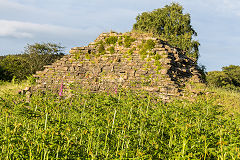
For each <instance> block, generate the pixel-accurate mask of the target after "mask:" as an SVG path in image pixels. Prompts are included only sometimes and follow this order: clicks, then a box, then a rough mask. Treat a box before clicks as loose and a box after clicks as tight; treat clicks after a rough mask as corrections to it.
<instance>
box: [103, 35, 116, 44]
mask: <svg viewBox="0 0 240 160" xmlns="http://www.w3.org/2000/svg"><path fill="white" fill-rule="evenodd" d="M117 41H118V37H117V36H110V37H108V38H106V43H107V44H108V45H110V44H116V43H117Z"/></svg>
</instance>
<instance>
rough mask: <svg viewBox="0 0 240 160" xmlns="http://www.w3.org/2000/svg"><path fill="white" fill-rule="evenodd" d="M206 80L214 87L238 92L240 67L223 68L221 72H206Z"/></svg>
mask: <svg viewBox="0 0 240 160" xmlns="http://www.w3.org/2000/svg"><path fill="white" fill-rule="evenodd" d="M206 80H207V83H208V84H209V85H212V86H215V87H224V88H230V89H238V90H240V88H239V87H240V66H235V65H230V66H226V67H223V68H222V71H212V72H208V73H207V76H206Z"/></svg>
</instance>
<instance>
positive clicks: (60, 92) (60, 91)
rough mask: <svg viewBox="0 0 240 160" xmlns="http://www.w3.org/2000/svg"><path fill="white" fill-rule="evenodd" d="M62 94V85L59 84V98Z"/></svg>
mask: <svg viewBox="0 0 240 160" xmlns="http://www.w3.org/2000/svg"><path fill="white" fill-rule="evenodd" d="M62 92H63V83H62V84H61V87H60V90H59V96H62Z"/></svg>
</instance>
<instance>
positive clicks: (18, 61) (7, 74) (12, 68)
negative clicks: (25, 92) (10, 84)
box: [0, 55, 31, 81]
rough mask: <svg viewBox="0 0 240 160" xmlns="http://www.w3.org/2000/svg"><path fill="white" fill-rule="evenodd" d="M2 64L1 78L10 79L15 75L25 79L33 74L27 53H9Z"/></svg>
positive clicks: (0, 63)
mask: <svg viewBox="0 0 240 160" xmlns="http://www.w3.org/2000/svg"><path fill="white" fill-rule="evenodd" d="M0 66H2V67H1V68H2V71H1V80H5V81H7V80H8V81H9V80H11V79H12V78H13V77H15V78H17V79H20V80H22V79H25V78H26V76H27V75H30V74H31V71H30V61H29V58H26V56H25V55H23V56H22V55H8V56H5V58H3V59H2V60H1V61H0Z"/></svg>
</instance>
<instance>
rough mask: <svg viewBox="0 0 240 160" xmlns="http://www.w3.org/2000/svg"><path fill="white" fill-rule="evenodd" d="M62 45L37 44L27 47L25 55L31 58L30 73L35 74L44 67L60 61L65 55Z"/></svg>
mask: <svg viewBox="0 0 240 160" xmlns="http://www.w3.org/2000/svg"><path fill="white" fill-rule="evenodd" d="M63 49H64V47H62V46H61V45H58V44H53V43H35V44H32V45H29V44H28V45H27V46H26V47H25V51H24V54H26V55H28V56H29V62H30V66H29V67H30V72H31V73H32V74H33V73H35V72H36V71H39V70H43V66H44V65H49V64H51V63H53V62H54V61H56V60H57V59H60V58H61V57H62V56H63V55H64V54H63Z"/></svg>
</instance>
